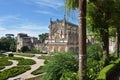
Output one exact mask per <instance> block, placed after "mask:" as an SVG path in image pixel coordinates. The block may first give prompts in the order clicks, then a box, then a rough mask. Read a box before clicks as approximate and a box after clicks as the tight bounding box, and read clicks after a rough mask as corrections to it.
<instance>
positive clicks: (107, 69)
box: [97, 59, 120, 80]
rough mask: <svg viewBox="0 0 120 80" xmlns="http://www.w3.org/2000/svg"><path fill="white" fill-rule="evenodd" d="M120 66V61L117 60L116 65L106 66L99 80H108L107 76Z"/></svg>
mask: <svg viewBox="0 0 120 80" xmlns="http://www.w3.org/2000/svg"><path fill="white" fill-rule="evenodd" d="M119 64H120V59H117V60H116V61H115V62H114V63H112V64H110V65H108V66H106V67H105V68H103V69H102V70H101V71H100V73H99V75H98V78H97V80H106V78H107V76H108V75H109V74H110V73H111V72H112V71H113V70H114V69H115V68H116V67H118V65H119Z"/></svg>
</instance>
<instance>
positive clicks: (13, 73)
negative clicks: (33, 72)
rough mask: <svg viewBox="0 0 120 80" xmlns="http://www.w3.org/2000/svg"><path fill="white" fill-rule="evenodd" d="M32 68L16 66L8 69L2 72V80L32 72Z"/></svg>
mask: <svg viewBox="0 0 120 80" xmlns="http://www.w3.org/2000/svg"><path fill="white" fill-rule="evenodd" d="M30 69H31V68H30V66H16V67H12V68H10V69H6V70H4V71H2V72H0V80H7V79H8V78H10V77H14V76H17V75H19V74H21V73H23V72H26V71H27V70H30Z"/></svg>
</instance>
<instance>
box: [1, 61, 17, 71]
mask: <svg viewBox="0 0 120 80" xmlns="http://www.w3.org/2000/svg"><path fill="white" fill-rule="evenodd" d="M8 61H11V62H12V63H13V64H12V65H10V66H5V68H4V69H2V70H0V71H3V70H6V69H10V68H12V67H14V66H17V64H18V61H16V60H8Z"/></svg>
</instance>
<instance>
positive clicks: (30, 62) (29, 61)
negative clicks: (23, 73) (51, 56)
mask: <svg viewBox="0 0 120 80" xmlns="http://www.w3.org/2000/svg"><path fill="white" fill-rule="evenodd" d="M18 61H19V63H18V65H33V64H36V62H35V61H34V60H32V59H21V60H18Z"/></svg>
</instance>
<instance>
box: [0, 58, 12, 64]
mask: <svg viewBox="0 0 120 80" xmlns="http://www.w3.org/2000/svg"><path fill="white" fill-rule="evenodd" d="M11 64H12V62H11V61H8V60H7V59H4V58H0V66H9V65H11Z"/></svg>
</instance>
